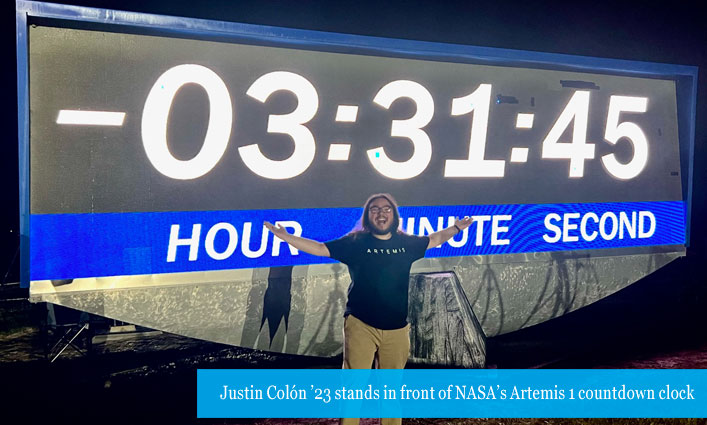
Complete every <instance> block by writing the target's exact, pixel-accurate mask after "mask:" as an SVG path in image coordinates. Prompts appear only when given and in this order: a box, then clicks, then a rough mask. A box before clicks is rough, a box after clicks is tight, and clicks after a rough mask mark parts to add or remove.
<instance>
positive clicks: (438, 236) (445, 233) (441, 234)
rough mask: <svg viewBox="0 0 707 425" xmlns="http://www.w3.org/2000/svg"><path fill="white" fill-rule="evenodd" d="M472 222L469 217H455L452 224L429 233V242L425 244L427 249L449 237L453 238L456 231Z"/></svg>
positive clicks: (438, 244)
mask: <svg viewBox="0 0 707 425" xmlns="http://www.w3.org/2000/svg"><path fill="white" fill-rule="evenodd" d="M473 222H474V219H473V218H471V217H464V218H462V219H458V218H457V219H456V220H454V224H453V225H451V226H449V227H447V228H446V229H442V230H440V231H438V232H434V233H432V234H431V235H430V243H428V244H427V249H430V248H434V247H436V246H440V245H442V244H443V243H445V242H447V241H448V240H449V239H451V238H453V237H454V236H455V235H456V234H457V233H459V232H461V231H463V230H464V229H466V228H467V227H469V226H471V223H473Z"/></svg>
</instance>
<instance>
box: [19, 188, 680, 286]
mask: <svg viewBox="0 0 707 425" xmlns="http://www.w3.org/2000/svg"><path fill="white" fill-rule="evenodd" d="M400 214H401V217H402V223H403V226H404V227H405V228H406V230H408V232H409V233H413V234H418V235H423V234H429V233H431V232H434V231H437V230H439V229H441V228H444V227H447V226H449V225H450V224H451V223H453V219H450V217H462V216H467V215H471V216H474V218H475V222H474V223H473V224H472V225H471V227H469V229H467V230H466V231H465V232H463V233H461V234H459V235H457V236H455V237H454V238H453V239H452V240H450V241H449V242H448V243H445V244H444V245H442V247H440V248H435V249H431V250H429V251H427V257H450V256H467V255H490V254H511V253H527V252H543V251H567V250H582V249H600V248H620V247H633V246H649V245H681V244H684V243H685V205H684V202H682V201H669V202H626V203H591V204H589V203H588V204H541V205H475V206H435V207H401V208H400ZM360 215H361V209H360V208H320V209H289V210H250V211H189V212H146V213H101V214H43V215H32V216H31V220H30V232H31V233H30V235H31V242H30V245H31V247H30V251H31V253H30V254H31V255H30V267H31V271H30V274H31V280H44V279H70V278H81V277H99V276H120V275H136V274H155V273H176V272H188V271H202V270H223V269H238V268H257V267H271V266H286V265H302V264H318V263H329V262H332V260H331V259H328V258H321V257H315V256H312V255H309V254H306V253H303V252H294V251H292V250H291V248H290V247H289V246H288V245H287V244H286V243H283V242H281V241H279V240H277V241H275V240H274V238H273V236H272V234H270V232H267V231H266V233H265V234H263V229H264V228H263V226H262V223H263V222H264V221H266V220H267V221H271V222H276V221H280V222H283V225H285V226H286V227H288V228H289V230H290V232H293V231H298V232H299V231H301V235H302V236H304V237H307V238H312V239H315V240H319V241H327V240H331V239H334V238H337V237H339V236H342V235H343V234H345V233H347V232H348V230H349V229H350V227H351V226H352V225H353V224H354V223H356V221H357V220H358V219H359V217H360ZM450 220H451V221H450Z"/></svg>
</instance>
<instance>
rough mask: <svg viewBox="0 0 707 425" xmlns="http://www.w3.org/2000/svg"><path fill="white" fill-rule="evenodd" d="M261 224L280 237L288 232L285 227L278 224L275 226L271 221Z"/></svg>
mask: <svg viewBox="0 0 707 425" xmlns="http://www.w3.org/2000/svg"><path fill="white" fill-rule="evenodd" d="M263 226H265V227H267V229H268V230H270V231H271V232H272V234H273V235H275V236H277V237H278V238H280V239H282V237H283V236H286V235H288V234H289V232H288V231H287V229H285V228H284V227H282V226H280V225H279V224H278V225H277V226H275V225H273V224H272V223H270V222H269V221H266V222H265V223H263Z"/></svg>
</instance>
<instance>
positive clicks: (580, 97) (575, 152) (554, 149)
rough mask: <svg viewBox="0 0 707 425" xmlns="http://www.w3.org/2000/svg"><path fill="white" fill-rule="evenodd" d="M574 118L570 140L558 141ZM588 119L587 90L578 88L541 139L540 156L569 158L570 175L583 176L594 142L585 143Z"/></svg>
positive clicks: (592, 155)
mask: <svg viewBox="0 0 707 425" xmlns="http://www.w3.org/2000/svg"><path fill="white" fill-rule="evenodd" d="M573 119H574V128H573V129H572V142H571V143H567V142H560V141H559V140H560V137H561V136H562V133H564V132H565V129H566V128H567V127H569V125H570V122H572V120H573ZM588 120H589V92H588V91H585V90H578V91H576V92H575V93H574V94H573V95H572V98H571V99H570V101H569V102H567V106H565V109H564V110H563V111H562V113H561V114H560V117H559V118H557V121H556V122H555V124H554V125H553V126H552V128H551V129H550V132H549V133H548V134H547V136H546V137H545V140H544V141H543V150H542V157H543V158H550V159H569V160H570V173H569V176H570V177H582V176H584V160H585V159H593V158H594V147H595V146H594V144H591V143H587V121H588Z"/></svg>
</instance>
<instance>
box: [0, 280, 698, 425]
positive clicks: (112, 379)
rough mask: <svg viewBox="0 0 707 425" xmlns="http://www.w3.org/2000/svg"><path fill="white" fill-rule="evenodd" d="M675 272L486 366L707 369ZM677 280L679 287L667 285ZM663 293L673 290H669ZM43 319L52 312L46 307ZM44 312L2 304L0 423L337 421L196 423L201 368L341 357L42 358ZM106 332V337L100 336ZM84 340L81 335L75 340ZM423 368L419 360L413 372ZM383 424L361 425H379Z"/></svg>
mask: <svg viewBox="0 0 707 425" xmlns="http://www.w3.org/2000/svg"><path fill="white" fill-rule="evenodd" d="M694 282H695V281H693V283H690V284H684V285H683V286H680V285H679V284H678V283H676V282H675V280H674V278H673V276H671V274H670V270H666V271H664V272H661V271H659V273H658V274H657V277H655V278H654V279H653V280H651V281H647V282H639V283H637V284H634V285H631V286H630V287H629V288H627V289H625V290H624V291H621V293H618V294H616V295H614V296H611V297H607V298H606V299H604V300H602V301H600V302H597V303H595V304H593V305H591V306H588V307H585V308H582V309H580V310H578V311H576V312H573V313H569V314H566V315H564V316H562V317H560V318H557V319H553V320H550V321H548V322H545V323H543V324H541V325H537V326H533V327H531V328H527V329H524V330H521V331H516V332H512V333H509V334H505V335H501V336H497V337H494V338H489V339H488V340H487V363H488V367H489V368H500V369H504V368H505V369H509V368H589V369H591V368H609V369H611V368H628V369H633V368H641V369H656V368H657V369H661V368H683V369H693V368H694V369H703V368H707V320H706V317H707V313H705V311H707V309H705V308H704V307H705V306H706V305H707V302H706V300H707V296H706V293H707V290H705V284H704V283H701V282H699V281H697V282H698V283H694ZM668 285H671V286H668ZM666 288H670V291H667V290H666ZM44 311H45V312H46V307H44ZM41 312H42V305H41V304H40V305H31V304H29V303H28V302H27V301H26V300H23V299H22V297H18V298H14V299H9V300H8V299H5V300H1V301H0V388H1V390H0V393H1V394H0V424H14V423H23V424H33V423H43V424H52V423H70V424H72V425H76V424H84V423H86V424H101V425H104V424H121V425H122V424H131V425H132V424H142V423H145V424H163V423H164V424H204V425H205V424H254V425H266V424H267V425H270V424H285V425H299V424H326V425H334V424H336V423H337V420H334V419H217V420H212V419H209V420H207V419H196V370H197V369H204V368H223V369H230V368H233V369H236V368H338V367H340V364H341V359H340V358H313V357H303V356H293V355H283V354H272V353H267V352H261V351H255V350H250V349H244V348H238V347H230V346H224V345H220V344H216V343H211V342H204V341H199V340H194V339H190V338H185V337H181V336H177V335H171V334H166V333H162V332H157V331H151V330H146V329H138V330H141V331H142V332H136V333H130V334H125V335H123V336H122V337H120V336H115V335H114V337H111V339H109V340H107V341H101V340H100V338H95V339H94V341H95V343H94V344H93V349H92V352H91V354H90V355H87V356H84V355H81V354H79V353H78V352H76V351H75V350H73V349H72V348H69V349H67V350H66V351H65V352H64V353H62V355H61V356H59V357H58V358H57V360H56V361H55V362H54V363H50V362H49V361H48V360H47V358H46V356H45V349H46V347H47V341H46V339H45V338H44V336H43V332H41V327H40V326H39V323H40V322H41V314H42V313H41ZM99 333H100V332H99ZM77 342H81V338H79V339H77ZM408 367H411V368H414V367H416V365H408ZM377 423H378V420H377V419H366V420H362V424H364V425H371V424H377ZM403 424H406V425H421V424H434V425H441V424H462V425H472V424H473V425H477V424H489V425H497V424H498V425H506V424H508V425H559V424H579V425H585V424H592V425H605V424H606V425H609V424H611V425H628V424H631V425H658V424H688V425H703V424H704V425H707V421H706V420H705V419H701V418H698V419H405V420H403Z"/></svg>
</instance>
